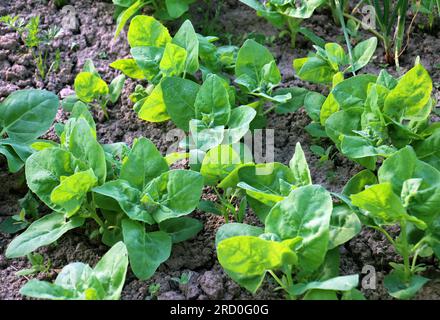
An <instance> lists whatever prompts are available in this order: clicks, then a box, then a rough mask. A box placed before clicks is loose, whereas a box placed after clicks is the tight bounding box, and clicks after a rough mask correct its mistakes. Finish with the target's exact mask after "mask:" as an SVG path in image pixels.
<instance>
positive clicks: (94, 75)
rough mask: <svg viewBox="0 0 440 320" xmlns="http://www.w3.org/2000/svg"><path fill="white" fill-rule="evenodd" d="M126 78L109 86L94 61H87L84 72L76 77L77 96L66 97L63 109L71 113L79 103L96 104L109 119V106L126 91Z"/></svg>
mask: <svg viewBox="0 0 440 320" xmlns="http://www.w3.org/2000/svg"><path fill="white" fill-rule="evenodd" d="M124 84H125V76H124V75H120V76H117V77H116V78H115V79H113V80H112V82H111V83H110V85H108V84H107V83H106V82H105V81H104V80H102V78H101V76H100V75H99V73H98V71H97V70H96V68H95V66H94V65H93V61H92V60H86V62H85V63H84V66H83V70H82V71H81V72H80V73H79V74H78V75H77V76H76V78H75V82H74V87H75V94H73V95H71V96H68V97H66V98H65V99H64V100H63V108H64V109H65V110H66V111H71V110H72V107H73V105H74V104H75V103H76V102H77V101H82V102H84V103H87V104H93V103H95V102H96V104H97V105H98V107H99V108H100V109H101V110H102V111H103V112H104V115H105V117H106V118H107V119H108V118H109V115H108V110H107V105H108V104H109V103H113V104H114V103H116V101H118V99H119V97H120V96H121V92H122V90H123V89H124Z"/></svg>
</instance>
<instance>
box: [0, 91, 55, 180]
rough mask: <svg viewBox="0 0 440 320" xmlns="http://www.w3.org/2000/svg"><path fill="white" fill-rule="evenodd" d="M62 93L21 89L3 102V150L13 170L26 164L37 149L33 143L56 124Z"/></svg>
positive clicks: (0, 115) (0, 112) (0, 135)
mask: <svg viewBox="0 0 440 320" xmlns="http://www.w3.org/2000/svg"><path fill="white" fill-rule="evenodd" d="M58 105H59V99H58V97H57V96H56V95H55V94H53V93H51V92H48V91H44V90H35V89H31V90H21V91H16V92H14V93H12V94H11V95H9V96H8V97H7V98H6V99H5V100H4V101H3V102H2V103H0V154H2V155H4V156H5V157H6V160H7V162H8V168H9V171H10V172H18V171H19V170H20V169H22V168H23V166H24V163H25V161H26V159H27V158H28V157H29V156H30V155H31V154H32V153H33V151H34V149H33V148H32V147H31V145H32V144H35V145H38V137H40V136H41V135H43V134H44V133H45V132H46V131H47V130H48V129H49V128H50V126H51V125H52V122H53V121H54V119H55V116H56V113H57V110H58Z"/></svg>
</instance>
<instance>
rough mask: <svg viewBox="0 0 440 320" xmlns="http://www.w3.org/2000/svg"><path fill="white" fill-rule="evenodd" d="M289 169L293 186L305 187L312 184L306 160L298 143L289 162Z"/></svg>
mask: <svg viewBox="0 0 440 320" xmlns="http://www.w3.org/2000/svg"><path fill="white" fill-rule="evenodd" d="M289 167H290V169H291V170H292V172H293V175H294V177H295V185H297V186H307V185H309V184H312V177H311V176H310V170H309V166H308V164H307V159H306V156H305V155H304V151H303V149H302V148H301V144H300V143H299V142H297V143H296V146H295V153H294V155H293V157H292V159H291V160H290V162H289Z"/></svg>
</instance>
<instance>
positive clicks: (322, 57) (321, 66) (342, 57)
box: [293, 37, 377, 87]
mask: <svg viewBox="0 0 440 320" xmlns="http://www.w3.org/2000/svg"><path fill="white" fill-rule="evenodd" d="M376 46H377V38H375V37H372V38H370V39H368V40H365V41H362V42H360V43H358V44H357V45H356V46H355V47H354V49H353V53H352V54H353V56H352V59H353V61H351V59H350V57H349V56H348V55H347V53H346V52H345V51H344V48H343V47H342V46H341V45H339V44H337V43H333V42H332V43H326V44H325V46H324V48H321V47H318V46H316V45H315V46H314V48H315V49H316V53H315V54H311V55H309V56H307V57H306V58H300V59H295V60H294V61H293V67H294V69H295V72H296V74H297V75H298V77H299V78H300V79H301V80H304V81H309V82H312V83H319V84H331V85H332V86H333V87H334V86H335V85H336V84H338V83H339V82H341V81H343V80H344V78H345V76H344V75H345V74H346V73H354V72H356V71H358V70H360V69H362V68H363V67H365V66H366V65H367V64H368V62H369V61H370V60H371V58H372V56H373V54H374V52H375V51H376Z"/></svg>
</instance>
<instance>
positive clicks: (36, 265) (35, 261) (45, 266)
mask: <svg viewBox="0 0 440 320" xmlns="http://www.w3.org/2000/svg"><path fill="white" fill-rule="evenodd" d="M27 258H28V260H29V262H30V263H31V265H32V267H31V268H29V269H22V270H20V271H18V272H16V273H15V275H17V276H29V275H32V274H35V273H39V272H42V273H44V272H47V271H49V269H50V267H51V262H50V260H48V261H47V262H46V263H45V262H44V257H43V256H42V255H41V254H39V253H29V254H28V255H27Z"/></svg>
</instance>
